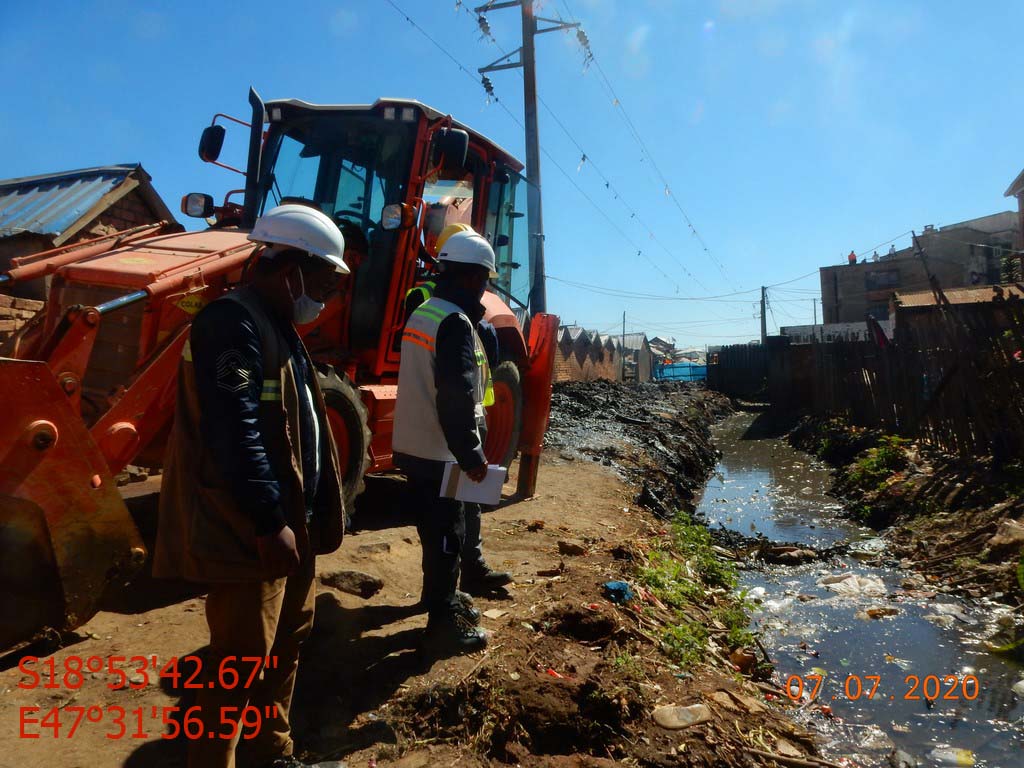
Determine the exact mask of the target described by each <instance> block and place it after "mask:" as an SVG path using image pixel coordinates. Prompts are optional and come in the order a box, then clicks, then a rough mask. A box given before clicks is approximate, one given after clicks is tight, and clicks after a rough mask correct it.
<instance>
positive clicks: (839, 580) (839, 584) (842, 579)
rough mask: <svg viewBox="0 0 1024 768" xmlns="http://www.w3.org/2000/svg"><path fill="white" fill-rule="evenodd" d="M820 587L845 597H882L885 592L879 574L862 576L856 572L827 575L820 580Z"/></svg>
mask: <svg viewBox="0 0 1024 768" xmlns="http://www.w3.org/2000/svg"><path fill="white" fill-rule="evenodd" d="M818 586H819V587H825V588H826V589H830V590H832V591H833V592H836V593H837V594H840V595H842V596H844V597H861V596H864V597H881V596H883V595H884V594H885V584H883V583H882V580H881V579H880V578H878V577H877V576H861V575H859V574H856V573H844V574H836V575H834V576H825V577H824V578H822V579H819V581H818Z"/></svg>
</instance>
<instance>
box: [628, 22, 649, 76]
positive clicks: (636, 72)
mask: <svg viewBox="0 0 1024 768" xmlns="http://www.w3.org/2000/svg"><path fill="white" fill-rule="evenodd" d="M650 36H651V25H650V24H641V25H639V26H638V27H635V28H634V29H633V31H632V32H630V33H629V35H628V36H627V37H626V45H625V51H626V54H625V55H626V58H625V62H624V67H625V70H626V72H627V73H628V74H629V75H630V76H631V77H644V76H645V75H646V74H647V73H648V72H649V71H650V69H651V57H650V54H649V53H648V46H647V41H648V39H649V38H650Z"/></svg>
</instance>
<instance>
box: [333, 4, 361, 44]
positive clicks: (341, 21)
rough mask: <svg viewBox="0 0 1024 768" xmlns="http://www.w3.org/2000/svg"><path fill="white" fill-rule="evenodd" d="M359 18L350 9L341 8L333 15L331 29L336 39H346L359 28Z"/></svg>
mask: <svg viewBox="0 0 1024 768" xmlns="http://www.w3.org/2000/svg"><path fill="white" fill-rule="evenodd" d="M358 23H359V17H358V16H356V12H355V11H352V10H349V9H348V8H339V9H338V10H336V11H335V12H334V13H333V14H332V15H331V20H330V22H329V27H330V30H331V34H332V35H334V36H335V37H345V36H346V35H348V34H349V33H350V32H352V31H353V30H355V28H356V27H357V26H358Z"/></svg>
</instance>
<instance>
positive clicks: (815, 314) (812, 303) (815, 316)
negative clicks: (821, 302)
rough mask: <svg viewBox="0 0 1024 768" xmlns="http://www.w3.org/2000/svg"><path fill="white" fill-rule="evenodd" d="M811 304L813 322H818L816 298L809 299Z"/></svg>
mask: <svg viewBox="0 0 1024 768" xmlns="http://www.w3.org/2000/svg"><path fill="white" fill-rule="evenodd" d="M811 306H812V307H814V324H815V325H817V324H818V300H817V299H811Z"/></svg>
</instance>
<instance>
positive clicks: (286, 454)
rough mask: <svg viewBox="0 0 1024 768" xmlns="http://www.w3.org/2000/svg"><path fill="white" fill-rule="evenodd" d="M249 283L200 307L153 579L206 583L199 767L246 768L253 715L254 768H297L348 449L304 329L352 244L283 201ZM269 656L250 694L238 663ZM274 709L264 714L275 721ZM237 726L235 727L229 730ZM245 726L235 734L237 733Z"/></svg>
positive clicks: (262, 236) (193, 761)
mask: <svg viewBox="0 0 1024 768" xmlns="http://www.w3.org/2000/svg"><path fill="white" fill-rule="evenodd" d="M249 239H250V240H252V241H254V242H256V243H258V244H259V249H258V252H257V260H256V262H255V264H254V265H253V268H252V275H251V280H250V282H249V283H248V284H247V285H245V286H243V287H241V288H237V289H235V290H233V291H231V292H229V293H227V294H225V295H224V296H221V297H220V298H218V299H217V300H216V301H213V302H212V303H210V304H208V305H207V306H206V307H204V308H203V309H202V311H200V312H199V314H198V315H197V316H196V318H195V320H194V321H193V323H192V329H191V333H190V338H189V341H188V342H187V343H186V345H185V348H184V351H183V355H182V361H181V367H180V369H179V376H178V403H177V407H176V409H175V422H174V427H173V431H172V435H171V439H170V442H169V446H168V454H167V461H166V466H165V472H164V476H163V483H162V488H161V494H160V518H159V531H158V535H157V545H156V552H155V556H154V566H153V570H154V575H156V576H158V577H168V578H179V579H186V580H190V581H196V582H202V583H204V584H208V585H209V594H208V596H207V599H206V620H207V624H208V625H209V629H210V647H209V651H208V654H207V656H206V657H205V660H204V667H203V673H204V678H203V681H202V685H201V686H200V687H199V692H198V696H197V700H196V704H197V705H198V706H199V707H200V711H201V717H202V720H203V730H204V731H205V732H207V733H215V734H222V733H228V734H230V733H232V732H234V733H235V734H236V735H235V737H234V738H210V739H206V738H202V739H196V740H191V741H189V759H188V764H189V766H190V768H207V767H210V768H213V767H216V768H226V767H229V766H233V765H234V764H235V757H234V752H235V747H236V745H237V744H238V742H239V734H240V733H241V731H240V729H237V728H234V723H235V722H237V721H238V720H239V718H240V717H241V714H242V711H243V710H244V708H245V707H246V706H250V705H251V706H255V707H257V708H258V710H259V711H260V712H261V713H264V716H263V722H262V724H261V726H260V728H259V731H258V732H257V733H256V735H255V736H254V737H253V738H249V736H248V735H247V736H246V739H247V741H246V742H245V749H246V752H247V757H248V761H247V763H246V764H247V765H253V766H264V765H265V766H272V767H273V768H293V767H294V766H300V765H303V763H301V762H299V761H298V760H297V759H296V758H295V757H294V756H293V751H294V747H293V743H292V738H291V728H290V726H289V720H288V717H289V710H290V706H291V700H292V691H293V688H294V685H295V675H296V671H297V669H298V663H299V646H300V644H301V643H302V641H303V640H304V639H305V638H306V637H307V636H308V635H309V632H310V630H311V629H312V626H313V604H314V597H315V590H314V579H313V576H314V557H315V555H317V554H323V553H327V552H331V551H333V550H335V549H337V547H338V546H339V545H340V544H341V540H342V537H343V535H344V528H345V524H344V517H345V509H344V502H343V500H342V492H341V475H340V472H339V465H338V456H337V450H336V448H335V446H334V442H333V439H332V437H331V433H330V428H329V426H328V421H327V415H326V407H325V404H324V398H323V395H322V393H321V391H320V386H319V384H318V382H317V375H316V372H315V370H314V368H313V364H312V362H311V360H310V358H309V355H308V354H307V352H306V350H305V347H304V346H303V344H302V341H301V340H300V338H299V334H298V333H297V331H296V328H295V326H296V325H302V324H305V323H309V322H312V321H313V320H315V319H316V317H317V315H318V314H319V312H320V310H321V309H323V306H324V301H325V300H326V298H327V297H328V295H329V294H330V292H331V291H332V290H333V288H334V286H335V285H336V284H337V281H338V278H339V276H340V275H341V274H346V273H347V272H348V267H347V266H346V265H345V262H344V260H343V258H342V257H343V254H344V251H345V241H344V238H343V237H342V234H341V232H340V231H339V229H338V227H337V225H335V224H334V222H333V221H331V219H330V218H328V217H327V216H326V215H325V214H324V213H323V212H321V211H319V210H317V209H315V208H311V207H308V206H305V205H298V204H289V205H281V206H278V207H277V208H274V209H273V210H271V211H269V212H267V213H266V214H265V215H264V216H263V217H262V218H260V219H259V221H257V222H256V226H255V227H254V229H253V231H252V233H251V234H250V235H249ZM244 657H249V658H269V659H271V663H270V664H269V665H267V666H266V667H264V668H263V670H262V673H261V675H259V676H258V677H256V678H249V679H252V680H255V682H254V683H253V684H252V685H251V686H249V687H246V686H243V685H232V686H230V687H227V686H228V683H230V682H231V680H232V679H233V678H232V677H231V675H230V674H229V673H228V674H224V673H223V672H222V670H223V668H224V667H225V666H227V667H230V668H232V669H234V671H235V672H237V673H238V674H239V675H242V677H241V678H240V679H242V680H245V679H246V677H247V676H248V675H249V673H250V672H251V670H249V669H243V668H238V664H239V660H240V659H243V658H244ZM269 712H273V713H274V714H273V715H270V716H268V715H267V713H269ZM228 721H231V722H228ZM233 728H234V730H233Z"/></svg>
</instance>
